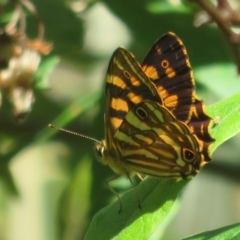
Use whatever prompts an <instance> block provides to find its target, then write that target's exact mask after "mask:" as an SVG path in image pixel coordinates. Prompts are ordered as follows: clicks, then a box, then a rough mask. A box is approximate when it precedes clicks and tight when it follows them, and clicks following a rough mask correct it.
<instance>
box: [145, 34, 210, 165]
mask: <svg viewBox="0 0 240 240" xmlns="http://www.w3.org/2000/svg"><path fill="white" fill-rule="evenodd" d="M142 69H143V70H144V72H145V73H146V74H147V75H148V77H149V78H150V80H151V81H152V82H153V84H154V85H155V86H156V88H157V89H158V92H159V94H160V96H161V97H162V100H163V104H164V105H165V106H166V107H167V108H168V109H169V110H170V111H171V112H172V113H173V114H174V116H175V117H176V118H177V119H178V120H180V121H183V122H185V123H187V124H188V126H189V127H190V129H191V131H192V132H193V133H194V134H195V135H196V136H197V137H198V139H199V141H200V144H201V146H202V148H203V154H204V156H205V160H206V161H210V160H211V156H210V153H209V146H210V145H211V144H212V143H213V142H214V138H213V137H212V136H211V134H210V128H211V125H212V118H211V117H210V116H208V114H207V113H206V110H205V105H204V102H203V101H202V100H200V99H199V98H198V97H197V96H196V94H195V83H194V78H193V73H192V69H191V65H190V62H189V58H188V55H187V51H186V49H185V47H184V45H183V43H182V41H181V40H180V39H179V38H178V37H177V36H176V35H175V34H174V33H171V32H169V33H167V34H165V35H164V36H162V37H161V38H160V39H159V40H158V41H157V42H156V43H155V44H154V45H153V47H152V48H151V50H150V51H149V53H148V54H147V56H146V58H145V60H144V61H143V64H142Z"/></svg>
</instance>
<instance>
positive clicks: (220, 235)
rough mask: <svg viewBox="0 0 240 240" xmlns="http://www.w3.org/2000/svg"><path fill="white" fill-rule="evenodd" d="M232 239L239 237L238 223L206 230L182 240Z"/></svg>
mask: <svg viewBox="0 0 240 240" xmlns="http://www.w3.org/2000/svg"><path fill="white" fill-rule="evenodd" d="M225 239H228V240H234V239H240V223H237V224H233V225H230V226H227V227H222V228H218V229H215V230H212V231H206V232H203V233H200V234H197V235H194V236H191V237H187V238H183V239H182V240H225Z"/></svg>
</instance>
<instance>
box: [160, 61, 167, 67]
mask: <svg viewBox="0 0 240 240" xmlns="http://www.w3.org/2000/svg"><path fill="white" fill-rule="evenodd" d="M161 66H162V67H163V68H168V67H169V62H168V61H167V60H163V61H162V62H161Z"/></svg>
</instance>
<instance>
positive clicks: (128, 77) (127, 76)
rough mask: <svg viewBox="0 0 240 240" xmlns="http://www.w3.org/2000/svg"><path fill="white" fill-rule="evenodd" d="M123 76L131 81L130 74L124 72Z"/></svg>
mask: <svg viewBox="0 0 240 240" xmlns="http://www.w3.org/2000/svg"><path fill="white" fill-rule="evenodd" d="M123 75H124V76H125V77H126V78H127V79H130V78H131V75H130V73H129V72H127V71H123Z"/></svg>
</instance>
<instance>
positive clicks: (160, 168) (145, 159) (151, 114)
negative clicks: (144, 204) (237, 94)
mask: <svg viewBox="0 0 240 240" xmlns="http://www.w3.org/2000/svg"><path fill="white" fill-rule="evenodd" d="M114 138H115V141H116V142H117V146H118V147H117V148H118V149H117V154H119V155H120V156H121V161H122V163H123V166H124V168H126V171H127V169H128V171H129V172H138V173H140V174H146V175H152V176H158V177H168V178H181V177H182V178H186V177H188V176H193V175H195V174H196V173H197V172H198V171H199V169H200V167H201V166H202V165H203V164H204V159H203V156H202V154H201V152H200V149H199V143H198V141H197V139H196V137H195V136H194V135H192V133H191V132H190V130H189V128H188V127H187V126H186V125H185V124H184V123H181V122H179V121H177V120H176V118H175V117H174V116H173V115H172V114H171V113H170V112H169V111H168V110H167V109H166V108H164V107H163V106H161V105H160V104H158V103H155V102H148V101H144V102H142V103H139V104H138V105H136V106H135V107H134V108H132V109H131V110H130V111H129V113H128V114H127V115H126V117H125V119H124V121H123V122H122V124H121V126H120V128H119V129H118V130H117V132H116V134H115V136H114ZM189 157H190V158H189Z"/></svg>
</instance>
